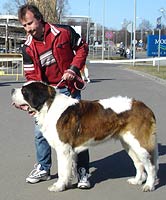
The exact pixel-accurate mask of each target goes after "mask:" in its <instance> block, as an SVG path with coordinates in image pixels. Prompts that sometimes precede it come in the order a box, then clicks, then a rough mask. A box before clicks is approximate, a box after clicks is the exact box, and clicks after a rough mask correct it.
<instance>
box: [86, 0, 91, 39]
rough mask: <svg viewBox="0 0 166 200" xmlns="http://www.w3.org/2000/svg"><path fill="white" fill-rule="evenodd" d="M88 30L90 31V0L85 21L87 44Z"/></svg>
mask: <svg viewBox="0 0 166 200" xmlns="http://www.w3.org/2000/svg"><path fill="white" fill-rule="evenodd" d="M89 29H90V0H89V4H88V20H87V31H86V42H87V43H89Z"/></svg>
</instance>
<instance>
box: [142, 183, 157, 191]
mask: <svg viewBox="0 0 166 200" xmlns="http://www.w3.org/2000/svg"><path fill="white" fill-rule="evenodd" d="M153 190H155V187H154V186H150V185H147V184H145V185H144V186H143V187H142V191H143V192H151V191H153Z"/></svg>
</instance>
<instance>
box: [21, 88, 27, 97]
mask: <svg viewBox="0 0 166 200" xmlns="http://www.w3.org/2000/svg"><path fill="white" fill-rule="evenodd" d="M21 92H22V94H23V95H24V96H26V93H27V92H26V90H25V88H24V87H23V88H22V89H21Z"/></svg>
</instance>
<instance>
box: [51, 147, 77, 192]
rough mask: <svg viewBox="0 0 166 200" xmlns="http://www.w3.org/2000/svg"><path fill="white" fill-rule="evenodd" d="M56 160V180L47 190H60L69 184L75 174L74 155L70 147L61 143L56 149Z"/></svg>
mask: <svg viewBox="0 0 166 200" xmlns="http://www.w3.org/2000/svg"><path fill="white" fill-rule="evenodd" d="M56 152H57V162H58V180H57V182H55V183H54V184H53V185H51V186H50V187H49V188H48V190H49V191H53V192H61V191H63V190H65V189H66V188H69V187H70V186H71V182H72V177H73V175H74V176H76V161H75V160H76V155H75V153H74V151H73V149H72V147H71V146H70V145H68V144H63V145H61V146H59V147H58V148H57V149H56Z"/></svg>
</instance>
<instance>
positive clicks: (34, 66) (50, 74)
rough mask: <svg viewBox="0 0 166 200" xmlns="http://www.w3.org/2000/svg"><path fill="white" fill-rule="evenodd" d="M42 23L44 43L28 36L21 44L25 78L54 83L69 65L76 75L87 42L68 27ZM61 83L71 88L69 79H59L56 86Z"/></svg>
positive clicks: (80, 67)
mask: <svg viewBox="0 0 166 200" xmlns="http://www.w3.org/2000/svg"><path fill="white" fill-rule="evenodd" d="M44 26H45V31H44V42H43V41H36V40H35V39H34V38H33V37H32V36H31V35H29V36H28V37H27V40H26V42H25V43H24V46H23V61H24V73H25V77H26V79H27V81H31V80H35V81H44V82H46V83H47V84H51V85H57V84H58V83H59V81H60V80H61V78H62V75H63V74H64V71H65V70H67V69H69V68H71V69H72V70H73V71H75V72H76V74H77V75H79V74H80V72H79V71H80V69H82V67H83V66H84V65H85V62H86V57H87V55H88V44H87V43H85V42H84V41H83V40H82V39H81V37H80V36H79V34H77V33H76V32H75V31H74V29H73V28H71V27H70V26H67V25H53V24H49V23H46V22H45V24H44ZM65 85H68V86H69V87H70V89H73V88H72V87H74V85H73V83H72V82H71V81H70V83H69V82H67V81H66V82H62V84H61V85H60V87H64V86H65Z"/></svg>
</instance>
